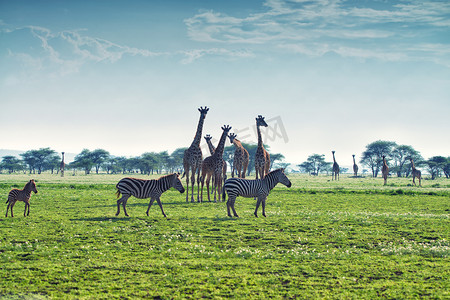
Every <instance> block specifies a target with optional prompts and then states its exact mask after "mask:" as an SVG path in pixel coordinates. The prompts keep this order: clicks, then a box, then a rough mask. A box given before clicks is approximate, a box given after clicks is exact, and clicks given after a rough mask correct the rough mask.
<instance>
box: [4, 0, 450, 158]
mask: <svg viewBox="0 0 450 300" xmlns="http://www.w3.org/2000/svg"><path fill="white" fill-rule="evenodd" d="M0 65H1V68H0V103H1V107H2V114H1V118H0V127H1V128H2V130H1V136H2V138H1V142H0V148H3V149H18V150H29V149H38V148H40V147H51V148H52V149H54V150H56V151H66V152H73V153H79V152H80V151H81V150H82V149H83V148H88V149H91V150H93V149H96V148H103V149H106V150H108V151H110V153H111V154H113V155H127V156H131V155H140V154H142V153H143V152H147V151H163V150H169V151H173V150H174V149H176V148H178V147H188V146H189V145H190V143H191V142H192V139H193V137H194V133H195V129H196V125H197V121H198V117H199V113H198V111H197V108H198V107H200V106H205V105H206V106H208V107H210V111H209V113H208V115H207V117H206V120H205V126H204V134H207V133H208V134H211V135H212V136H213V137H216V138H218V137H219V136H220V135H221V129H220V127H221V126H222V125H224V124H229V125H231V126H232V127H233V129H235V130H236V131H237V132H238V138H239V134H240V135H241V139H244V141H245V142H256V135H255V134H254V132H253V126H254V124H255V117H256V116H257V115H263V116H265V117H266V119H268V120H271V122H272V123H271V124H269V125H270V126H269V127H270V129H271V130H272V131H271V132H269V133H270V134H272V136H271V138H268V139H267V140H266V142H267V144H269V145H270V147H271V151H273V152H277V153H282V154H284V155H285V157H286V160H287V161H288V162H292V163H300V162H302V161H304V160H306V158H307V157H308V155H310V154H312V153H319V154H322V153H323V154H326V156H327V160H331V150H336V158H337V160H338V162H339V163H340V164H341V165H350V164H351V160H352V158H351V154H356V155H357V157H358V156H359V155H360V154H361V152H362V151H364V148H365V146H366V145H367V144H368V143H370V142H373V141H375V140H379V139H381V140H392V141H396V142H397V143H399V144H406V145H412V146H413V147H414V148H415V149H416V150H418V151H420V152H421V153H422V155H423V156H424V157H425V158H429V157H431V156H433V155H445V156H448V155H450V154H449V148H450V139H448V130H449V128H450V121H449V120H450V118H449V112H450V2H448V1H423V0H420V1H415V0H407V1H344V0H342V1H338V0H318V1H304V0H297V1H295V0H294V1H283V0H268V1H207V0H204V1H200V0H199V1H181V0H180V1H135V0H131V1H95V0H93V1H25V0H23V1H21V0H18V1H5V0H0ZM282 129H283V130H282ZM227 145H229V144H227Z"/></svg>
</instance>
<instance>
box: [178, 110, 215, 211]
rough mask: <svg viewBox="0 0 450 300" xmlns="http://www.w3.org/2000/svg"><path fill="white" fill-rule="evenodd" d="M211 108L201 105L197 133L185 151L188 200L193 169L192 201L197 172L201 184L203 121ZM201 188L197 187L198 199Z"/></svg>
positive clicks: (192, 200) (187, 199)
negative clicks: (190, 173)
mask: <svg viewBox="0 0 450 300" xmlns="http://www.w3.org/2000/svg"><path fill="white" fill-rule="evenodd" d="M208 110H209V108H208V107H206V106H205V108H203V107H200V108H199V109H198V111H199V112H200V119H199V121H198V125H197V132H196V133H195V137H194V141H193V142H192V144H191V146H190V147H189V148H188V149H186V150H185V151H184V157H183V166H184V175H186V202H189V170H191V172H192V175H191V184H192V193H191V202H194V184H195V173H197V187H198V186H200V167H201V164H202V159H203V155H202V149H201V148H200V140H201V137H202V130H203V123H204V121H205V118H206V113H207V112H208ZM199 199H200V198H199V190H198V189H197V200H199Z"/></svg>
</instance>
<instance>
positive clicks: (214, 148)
mask: <svg viewBox="0 0 450 300" xmlns="http://www.w3.org/2000/svg"><path fill="white" fill-rule="evenodd" d="M204 138H205V140H206V144H208V148H209V153H210V154H211V155H213V154H214V152H215V151H216V147H214V145H213V144H212V142H211V139H212V136H211V135H209V134H207V135H206V136H204ZM201 168H202V178H203V168H204V167H203V162H202V167H201ZM205 168H206V169H205V170H207V168H208V166H207V165H205ZM222 176H223V179H224V181H225V179H226V178H227V164H226V163H225V164H223V170H222ZM202 187H203V185H202ZM207 188H208V189H209V183H208V184H207ZM214 191H215V184H214V177H213V178H212V189H211V194H213V193H214ZM201 198H203V197H201Z"/></svg>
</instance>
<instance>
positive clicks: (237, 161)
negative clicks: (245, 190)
mask: <svg viewBox="0 0 450 300" xmlns="http://www.w3.org/2000/svg"><path fill="white" fill-rule="evenodd" d="M228 137H229V138H230V143H232V144H233V145H234V147H235V150H234V159H233V171H232V172H231V177H234V171H235V170H236V173H237V176H238V177H239V178H245V173H246V172H247V167H248V162H249V154H248V151H247V150H246V149H245V148H244V147H243V146H242V144H241V142H240V141H239V140H238V139H237V138H236V134H234V133H230V134H229V135H228Z"/></svg>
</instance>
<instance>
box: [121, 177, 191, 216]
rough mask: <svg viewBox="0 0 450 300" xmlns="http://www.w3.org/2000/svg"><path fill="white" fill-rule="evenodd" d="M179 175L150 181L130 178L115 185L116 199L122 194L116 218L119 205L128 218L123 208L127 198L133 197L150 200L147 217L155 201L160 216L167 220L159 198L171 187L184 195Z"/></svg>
mask: <svg viewBox="0 0 450 300" xmlns="http://www.w3.org/2000/svg"><path fill="white" fill-rule="evenodd" d="M179 175H180V174H179V173H173V174H170V175H166V176H162V177H160V178H158V179H152V180H144V179H137V178H130V177H126V178H123V179H121V180H120V181H119V182H118V183H117V185H116V188H117V192H116V195H117V198H119V196H120V194H122V197H121V198H120V199H119V200H117V213H116V216H118V215H119V213H120V204H122V206H123V211H124V212H125V216H127V217H128V213H127V210H126V208H125V206H126V204H127V200H128V198H130V197H131V196H134V197H136V198H139V199H145V198H150V203H149V204H148V209H147V216H148V211H149V210H150V207H151V206H152V204H153V201H155V200H156V201H157V202H158V205H159V207H160V208H161V211H162V214H163V215H164V217H166V218H167V216H166V214H165V213H164V210H163V207H162V204H161V200H160V199H159V198H160V197H161V195H162V193H164V192H165V191H167V190H168V189H170V188H171V187H173V188H175V189H176V190H177V191H179V192H180V193H184V187H183V184H182V183H181V180H180V177H179Z"/></svg>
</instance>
